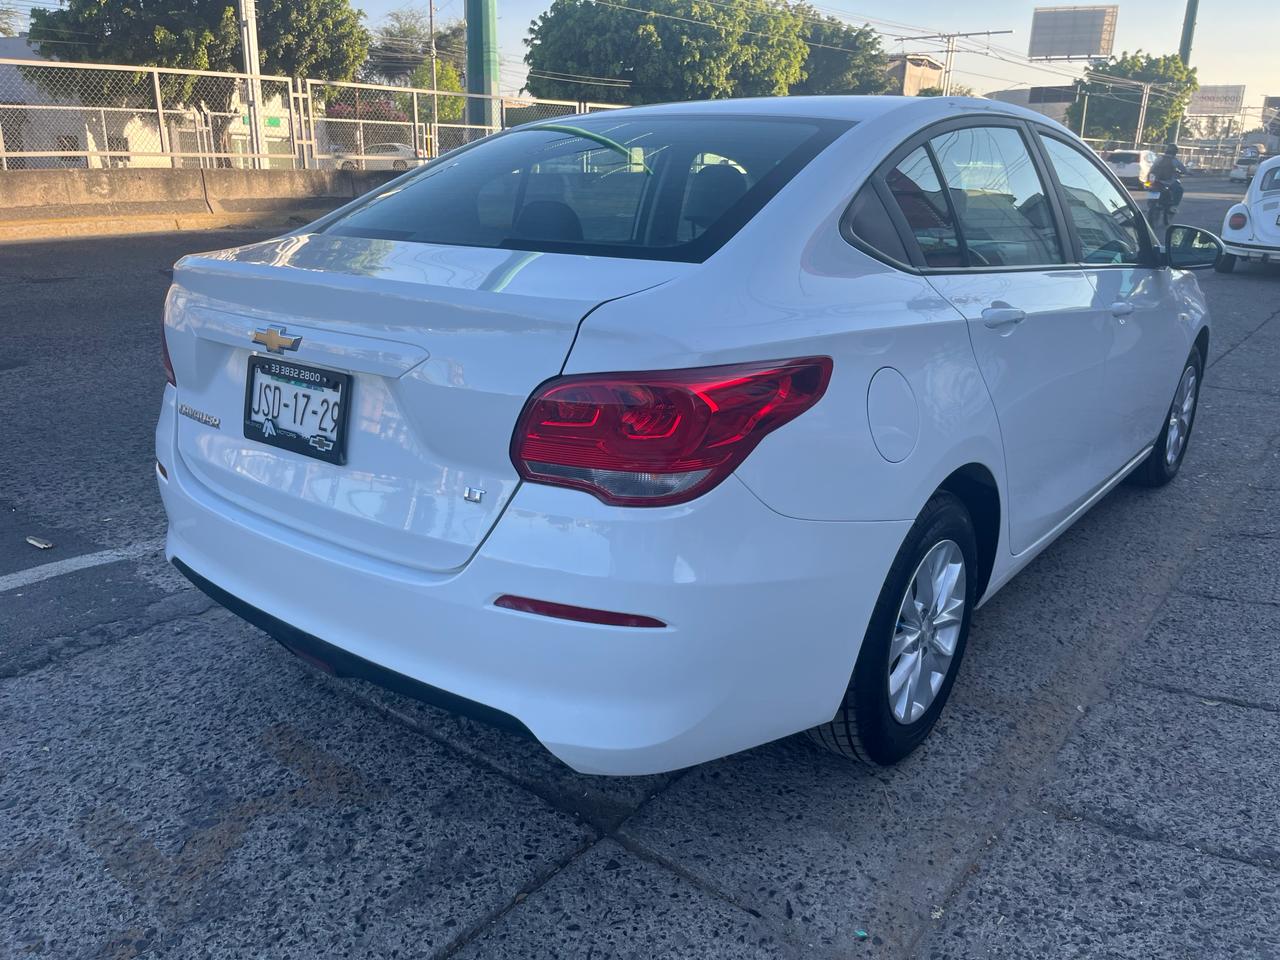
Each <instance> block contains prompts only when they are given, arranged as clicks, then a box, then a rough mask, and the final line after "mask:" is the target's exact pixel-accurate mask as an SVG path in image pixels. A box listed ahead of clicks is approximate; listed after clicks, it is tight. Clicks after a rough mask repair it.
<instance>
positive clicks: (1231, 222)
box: [1227, 212, 1249, 230]
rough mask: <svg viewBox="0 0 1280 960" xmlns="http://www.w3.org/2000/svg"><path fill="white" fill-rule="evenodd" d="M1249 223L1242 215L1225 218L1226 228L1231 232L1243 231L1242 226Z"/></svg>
mask: <svg viewBox="0 0 1280 960" xmlns="http://www.w3.org/2000/svg"><path fill="white" fill-rule="evenodd" d="M1248 222H1249V218H1248V217H1246V216H1245V215H1244V213H1242V212H1240V213H1233V214H1232V215H1231V216H1229V217H1227V226H1228V227H1230V228H1231V229H1232V230H1243V229H1244V225H1245V224H1246V223H1248Z"/></svg>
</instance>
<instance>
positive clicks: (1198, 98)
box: [1187, 84, 1244, 117]
mask: <svg viewBox="0 0 1280 960" xmlns="http://www.w3.org/2000/svg"><path fill="white" fill-rule="evenodd" d="M1243 108H1244V87H1241V86H1232V85H1227V84H1219V85H1217V86H1213V85H1209V86H1204V87H1201V88H1200V89H1199V90H1197V91H1196V92H1195V93H1193V94H1191V103H1189V104H1188V105H1187V116H1188V117H1234V116H1235V115H1236V114H1238V113H1239V112H1240V111H1241V110H1242V109H1243Z"/></svg>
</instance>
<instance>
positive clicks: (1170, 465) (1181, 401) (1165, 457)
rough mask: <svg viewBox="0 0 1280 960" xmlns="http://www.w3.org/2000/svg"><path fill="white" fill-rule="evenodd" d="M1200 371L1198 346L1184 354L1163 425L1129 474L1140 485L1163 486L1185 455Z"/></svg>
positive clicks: (1201, 372) (1200, 362) (1179, 465)
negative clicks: (1153, 441) (1183, 364)
mask: <svg viewBox="0 0 1280 960" xmlns="http://www.w3.org/2000/svg"><path fill="white" fill-rule="evenodd" d="M1203 375H1204V358H1203V357H1201V356H1200V350H1199V348H1198V347H1197V348H1194V349H1192V351H1191V356H1189V357H1187V363H1186V366H1185V367H1183V369H1182V376H1181V377H1180V378H1179V379H1178V388H1177V390H1175V391H1174V393H1173V402H1172V403H1171V404H1169V412H1168V414H1167V415H1166V416H1165V418H1164V426H1163V427H1161V429H1160V436H1158V437H1156V443H1155V446H1154V447H1152V448H1151V452H1150V453H1149V454H1147V459H1145V460H1143V461H1142V464H1141V466H1139V467H1138V469H1136V470H1134V471H1133V473H1132V474H1130V479H1132V480H1133V482H1134V483H1136V484H1138V485H1139V486H1143V487H1163V486H1164V485H1165V484H1166V483H1168V482H1169V481H1170V480H1172V479H1173V478H1174V477H1176V476H1177V475H1178V469H1179V468H1180V467H1181V466H1182V460H1183V458H1184V457H1186V455H1187V444H1188V443H1189V442H1190V440H1191V428H1192V427H1193V426H1195V422H1196V405H1197V403H1198V402H1199V400H1200V380H1201V378H1202V377H1203Z"/></svg>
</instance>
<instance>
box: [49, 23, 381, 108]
mask: <svg viewBox="0 0 1280 960" xmlns="http://www.w3.org/2000/svg"><path fill="white" fill-rule="evenodd" d="M363 16H364V14H362V13H360V12H358V11H356V10H354V9H352V7H351V5H350V3H349V2H348V0H261V2H260V3H259V4H258V48H259V50H260V51H261V64H260V68H261V70H262V71H263V72H264V73H267V74H284V75H288V76H309V77H316V78H319V79H325V80H350V79H351V78H352V77H354V76H355V73H356V70H357V69H358V68H359V66H360V64H362V63H363V62H364V60H365V57H366V55H367V54H368V50H369V33H368V31H367V30H365V28H364V25H363V24H362V23H361V19H362V18H363ZM30 38H31V42H32V44H33V45H34V46H35V47H36V49H37V50H39V51H40V53H41V54H42V55H44V56H46V57H49V58H50V59H54V60H72V61H82V62H89V63H127V64H136V65H138V66H144V65H145V66H159V67H181V68H186V69H191V70H228V71H236V70H240V69H241V68H242V67H243V59H242V55H241V51H240V31H239V28H238V26H237V23H236V10H235V4H234V0H167V2H166V3H164V4H161V5H157V4H155V3H151V2H148V0H65V2H64V4H63V5H62V6H61V7H59V8H57V9H35V10H32V12H31V30H30ZM123 76H126V77H137V78H141V80H145V82H147V83H149V82H150V79H149V77H148V76H147V75H146V74H138V75H135V74H125V75H123ZM141 80H139V81H138V82H141ZM37 82H39V81H38V80H37ZM64 82H65V81H64ZM79 82H80V84H81V86H82V89H81V90H79V91H77V92H78V93H79V94H80V95H81V97H82V98H83V99H85V100H86V101H88V100H89V99H90V98H92V99H94V100H95V102H96V101H101V100H104V99H106V100H110V99H113V98H116V97H118V96H119V95H120V90H119V87H120V78H119V77H116V78H111V80H107V79H106V78H105V77H104V75H103V74H100V73H98V72H96V71H85V72H84V75H83V76H79ZM164 86H165V89H164V95H165V97H166V98H167V99H170V98H172V99H177V100H179V101H185V100H187V99H190V98H193V97H195V98H199V99H201V100H204V101H207V102H216V101H221V103H222V104H223V105H225V104H226V103H227V102H228V101H229V98H230V96H231V88H232V85H231V84H229V83H222V84H216V85H214V84H210V83H209V82H207V81H205V82H203V83H202V82H201V81H197V80H195V79H193V78H179V77H166V78H165V81H164ZM215 86H216V87H218V88H220V89H218V90H217V91H216V92H215V91H214V89H213V87H215ZM62 92H64V93H65V89H64V90H63V91H62Z"/></svg>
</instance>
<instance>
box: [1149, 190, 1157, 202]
mask: <svg viewBox="0 0 1280 960" xmlns="http://www.w3.org/2000/svg"><path fill="white" fill-rule="evenodd" d="M1147 196H1148V197H1150V198H1151V199H1152V200H1159V199H1160V191H1159V190H1151V191H1148V193H1147Z"/></svg>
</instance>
